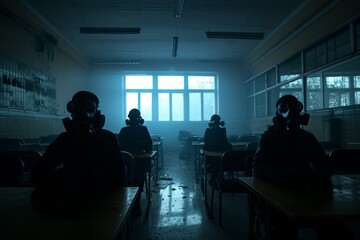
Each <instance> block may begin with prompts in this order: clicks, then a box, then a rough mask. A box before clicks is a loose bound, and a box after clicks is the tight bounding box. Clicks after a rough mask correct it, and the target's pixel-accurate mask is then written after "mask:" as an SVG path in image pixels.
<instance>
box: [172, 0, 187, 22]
mask: <svg viewBox="0 0 360 240" xmlns="http://www.w3.org/2000/svg"><path fill="white" fill-rule="evenodd" d="M184 2H185V0H175V6H174V17H176V18H181V17H182V13H183V9H184Z"/></svg>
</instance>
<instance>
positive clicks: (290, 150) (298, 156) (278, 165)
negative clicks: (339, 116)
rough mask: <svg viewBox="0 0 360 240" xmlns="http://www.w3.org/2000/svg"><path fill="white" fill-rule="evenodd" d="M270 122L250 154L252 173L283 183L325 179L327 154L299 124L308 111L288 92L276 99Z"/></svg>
mask: <svg viewBox="0 0 360 240" xmlns="http://www.w3.org/2000/svg"><path fill="white" fill-rule="evenodd" d="M276 109H277V110H276V116H275V117H274V118H273V125H272V126H270V127H269V128H268V130H267V131H265V132H264V133H263V134H262V136H261V138H260V142H259V148H258V150H257V152H256V154H255V156H254V166H253V167H254V175H255V176H256V177H259V178H262V179H265V180H269V181H274V182H283V183H285V182H286V183H291V184H293V183H299V184H307V183H310V182H313V181H327V180H329V179H330V177H331V175H332V172H331V169H330V166H329V161H328V159H327V156H326V154H325V152H324V150H323V148H322V147H321V145H320V144H319V142H318V141H317V139H316V138H315V136H314V135H313V134H311V133H309V132H307V131H306V130H304V129H303V128H302V126H303V125H307V123H308V120H309V115H308V114H301V111H302V110H303V105H302V103H301V102H300V101H298V99H297V98H296V97H294V96H292V95H285V96H282V97H281V98H280V99H279V100H278V101H277V102H276Z"/></svg>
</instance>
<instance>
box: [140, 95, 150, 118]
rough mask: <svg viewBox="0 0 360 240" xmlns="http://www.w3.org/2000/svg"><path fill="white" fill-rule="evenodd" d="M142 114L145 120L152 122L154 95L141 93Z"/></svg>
mask: <svg viewBox="0 0 360 240" xmlns="http://www.w3.org/2000/svg"><path fill="white" fill-rule="evenodd" d="M140 112H141V116H142V118H143V119H144V120H147V121H151V120H152V94H151V93H140Z"/></svg>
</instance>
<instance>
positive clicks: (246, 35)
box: [206, 31, 264, 40]
mask: <svg viewBox="0 0 360 240" xmlns="http://www.w3.org/2000/svg"><path fill="white" fill-rule="evenodd" d="M206 36H207V37H208V38H223V39H254V40H261V39H264V33H262V32H210V31H208V32H206Z"/></svg>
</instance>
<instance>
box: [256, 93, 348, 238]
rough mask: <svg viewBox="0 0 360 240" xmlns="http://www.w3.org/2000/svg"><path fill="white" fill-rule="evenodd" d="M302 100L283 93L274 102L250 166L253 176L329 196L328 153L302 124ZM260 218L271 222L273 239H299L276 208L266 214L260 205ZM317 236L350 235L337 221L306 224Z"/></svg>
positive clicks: (303, 123)
mask: <svg viewBox="0 0 360 240" xmlns="http://www.w3.org/2000/svg"><path fill="white" fill-rule="evenodd" d="M302 110H303V104H302V103H301V102H300V101H298V99H297V98H296V97H294V96H292V95H284V96H282V97H281V98H279V99H278V101H277V102H276V116H275V117H274V118H273V125H272V126H270V127H269V128H268V130H267V131H265V132H264V133H263V134H262V136H261V138H260V142H259V148H258V149H257V152H256V153H255V156H254V163H253V170H254V176H255V177H256V178H259V179H262V180H265V181H268V182H273V183H275V184H285V185H287V186H290V187H294V188H295V187H297V188H300V189H308V190H311V189H312V190H313V191H322V192H323V193H324V194H323V196H324V197H325V196H326V195H325V194H327V192H329V193H330V194H329V196H331V191H332V183H331V176H332V169H331V165H330V162H329V160H328V157H327V155H326V154H325V152H324V150H323V148H322V147H321V145H320V144H319V142H318V141H317V139H316V138H315V136H314V135H313V134H311V133H309V132H308V131H306V130H304V129H303V128H302V126H303V125H307V124H308V120H309V115H308V114H301V112H302ZM257 207H258V211H257V212H258V213H259V214H260V218H259V219H268V220H267V221H268V222H272V224H273V226H275V227H274V229H272V231H273V235H274V236H276V237H275V238H276V239H287V240H288V239H298V238H297V228H296V226H294V225H292V223H291V221H289V220H288V219H287V218H286V217H284V216H282V215H281V214H279V213H278V212H276V211H271V212H270V211H269V212H268V216H263V214H264V213H265V212H266V211H265V210H264V209H263V208H264V207H263V206H261V205H259V206H257ZM309 227H310V228H313V229H314V230H315V232H316V233H317V234H318V237H319V239H353V235H352V233H351V232H350V231H349V229H348V228H347V226H346V225H345V224H344V223H342V222H340V221H329V222H326V224H321V223H318V224H315V223H314V224H309Z"/></svg>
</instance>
